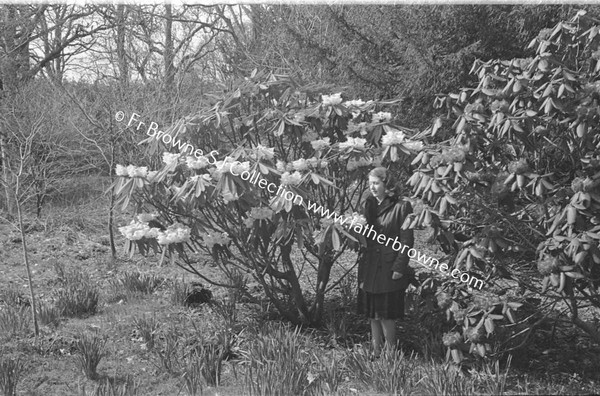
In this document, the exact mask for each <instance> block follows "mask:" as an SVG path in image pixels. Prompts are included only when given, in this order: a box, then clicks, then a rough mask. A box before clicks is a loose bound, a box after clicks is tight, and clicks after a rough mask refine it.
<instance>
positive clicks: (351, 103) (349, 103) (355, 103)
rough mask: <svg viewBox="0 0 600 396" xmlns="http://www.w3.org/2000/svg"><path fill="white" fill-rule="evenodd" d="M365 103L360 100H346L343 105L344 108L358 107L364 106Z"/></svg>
mask: <svg viewBox="0 0 600 396" xmlns="http://www.w3.org/2000/svg"><path fill="white" fill-rule="evenodd" d="M364 104H365V102H364V101H362V100H360V99H355V100H347V101H345V102H344V105H345V106H346V107H360V106H362V105H364Z"/></svg>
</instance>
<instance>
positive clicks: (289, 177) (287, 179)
mask: <svg viewBox="0 0 600 396" xmlns="http://www.w3.org/2000/svg"><path fill="white" fill-rule="evenodd" d="M301 181H302V174H301V173H300V172H298V171H296V172H294V173H290V172H284V173H283V174H282V175H281V185H283V186H285V185H288V186H295V185H298V184H300V182H301Z"/></svg>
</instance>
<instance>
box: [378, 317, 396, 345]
mask: <svg viewBox="0 0 600 396" xmlns="http://www.w3.org/2000/svg"><path fill="white" fill-rule="evenodd" d="M381 327H382V329H383V335H384V336H385V342H386V343H387V347H388V348H390V349H391V350H394V349H396V321H395V320H394V319H382V320H381Z"/></svg>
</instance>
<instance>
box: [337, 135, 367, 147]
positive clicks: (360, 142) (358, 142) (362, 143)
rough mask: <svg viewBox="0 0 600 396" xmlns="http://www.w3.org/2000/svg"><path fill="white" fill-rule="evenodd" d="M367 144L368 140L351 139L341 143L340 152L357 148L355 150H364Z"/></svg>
mask: <svg viewBox="0 0 600 396" xmlns="http://www.w3.org/2000/svg"><path fill="white" fill-rule="evenodd" d="M366 143H367V140H366V139H363V138H351V137H349V138H348V140H346V141H345V142H341V143H340V150H343V149H346V148H355V149H359V150H364V149H365V144H366Z"/></svg>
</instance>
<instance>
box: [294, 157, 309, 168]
mask: <svg viewBox="0 0 600 396" xmlns="http://www.w3.org/2000/svg"><path fill="white" fill-rule="evenodd" d="M292 166H293V167H294V169H295V170H297V171H303V170H307V169H308V163H307V162H306V160H305V159H304V158H300V159H298V160H296V161H292Z"/></svg>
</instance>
